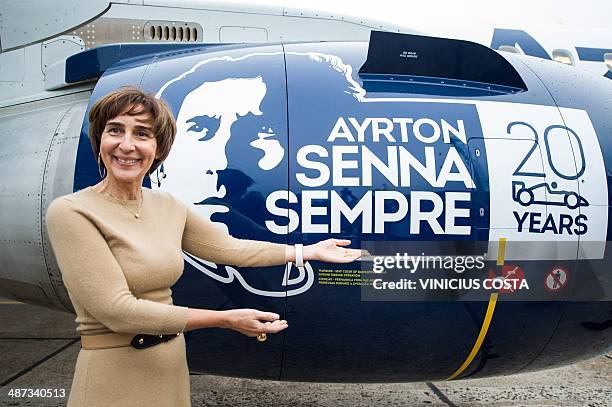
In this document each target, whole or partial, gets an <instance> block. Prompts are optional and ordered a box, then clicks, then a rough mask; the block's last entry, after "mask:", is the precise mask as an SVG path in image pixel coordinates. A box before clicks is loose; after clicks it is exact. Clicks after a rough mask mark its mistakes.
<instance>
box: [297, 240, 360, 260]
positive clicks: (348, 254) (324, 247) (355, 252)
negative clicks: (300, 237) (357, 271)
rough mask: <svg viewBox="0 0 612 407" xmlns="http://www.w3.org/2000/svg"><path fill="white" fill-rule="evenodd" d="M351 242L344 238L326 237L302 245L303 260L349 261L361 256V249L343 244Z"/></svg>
mask: <svg viewBox="0 0 612 407" xmlns="http://www.w3.org/2000/svg"><path fill="white" fill-rule="evenodd" d="M350 244H351V241H350V240H346V239H327V240H322V241H320V242H318V243H315V244H311V245H308V246H304V260H306V261H307V260H320V261H325V262H328V263H350V262H353V261H355V260H357V259H358V258H360V257H361V256H362V253H361V250H359V249H350V248H345V247H343V246H348V245H350Z"/></svg>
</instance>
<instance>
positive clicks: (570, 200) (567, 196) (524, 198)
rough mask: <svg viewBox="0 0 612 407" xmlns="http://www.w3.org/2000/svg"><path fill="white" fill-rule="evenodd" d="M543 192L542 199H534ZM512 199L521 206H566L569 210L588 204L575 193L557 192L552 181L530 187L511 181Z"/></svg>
mask: <svg viewBox="0 0 612 407" xmlns="http://www.w3.org/2000/svg"><path fill="white" fill-rule="evenodd" d="M544 190H545V191H546V194H545V195H544V197H543V198H540V197H538V199H536V195H540V196H541V195H543V194H542V193H541V192H542V191H544ZM546 196H547V197H548V198H546ZM512 199H514V200H515V201H516V202H518V203H520V204H521V205H522V206H529V205H533V204H540V205H555V206H567V207H568V208H569V209H576V208H578V207H580V206H589V202H588V201H587V200H586V199H585V198H583V197H582V196H580V195H579V194H577V193H576V192H574V191H562V190H557V183H556V182H554V181H553V182H551V183H550V185H548V184H547V183H546V182H542V183H540V184H536V185H533V186H531V187H527V186H526V185H525V183H524V182H522V181H512Z"/></svg>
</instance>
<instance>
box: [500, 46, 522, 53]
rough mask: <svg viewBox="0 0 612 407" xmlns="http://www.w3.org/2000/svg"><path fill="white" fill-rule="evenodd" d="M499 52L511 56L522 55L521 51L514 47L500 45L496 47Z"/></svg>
mask: <svg viewBox="0 0 612 407" xmlns="http://www.w3.org/2000/svg"><path fill="white" fill-rule="evenodd" d="M497 49H498V50H499V51H504V52H511V53H513V54H523V51H521V50H520V49H518V48H517V47H515V46H514V45H500V46H499V47H497Z"/></svg>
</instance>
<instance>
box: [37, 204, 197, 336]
mask: <svg viewBox="0 0 612 407" xmlns="http://www.w3.org/2000/svg"><path fill="white" fill-rule="evenodd" d="M46 221H47V227H48V232H49V238H50V240H51V245H52V247H53V251H54V253H55V256H56V258H57V261H58V264H59V267H60V270H61V273H62V279H63V281H64V284H65V286H66V288H67V289H68V293H69V294H70V297H71V300H72V301H73V303H75V302H76V303H77V304H78V305H79V306H80V307H82V308H83V309H84V310H86V311H87V312H88V313H90V314H91V315H92V316H93V317H94V318H96V319H97V320H98V321H99V322H100V323H102V324H104V325H105V326H106V327H108V328H109V329H110V330H112V331H114V332H125V333H144V334H171V333H177V332H182V331H183V330H184V328H185V325H186V324H187V313H188V309H187V308H186V307H180V306H174V305H169V304H163V303H160V302H155V301H150V300H146V299H140V298H136V297H135V296H134V294H133V293H132V292H131V291H130V288H129V286H128V283H127V280H126V278H125V275H124V273H123V271H122V269H121V267H120V265H119V263H118V261H117V259H116V258H115V257H114V255H113V253H112V251H111V249H110V247H109V244H108V242H107V241H106V240H105V238H104V236H103V234H102V232H101V231H100V230H99V228H98V227H97V226H96V225H95V224H94V223H93V222H92V220H91V219H89V218H88V216H87V211H86V209H85V208H82V207H81V206H80V205H78V204H76V203H74V202H72V201H70V200H68V199H66V198H59V199H56V200H55V201H53V202H52V203H51V205H50V206H49V209H48V211H47V216H46ZM75 305H76V304H75Z"/></svg>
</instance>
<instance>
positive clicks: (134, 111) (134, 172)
mask: <svg viewBox="0 0 612 407" xmlns="http://www.w3.org/2000/svg"><path fill="white" fill-rule="evenodd" d="M89 122H90V127H89V138H90V141H91V145H92V147H93V151H94V154H95V155H96V157H97V159H98V166H99V170H100V175H101V177H102V181H101V182H99V183H98V184H96V185H94V186H91V187H89V188H86V189H84V190H81V191H78V192H75V193H73V194H71V195H67V196H64V197H60V198H58V199H56V200H55V201H53V203H52V204H51V205H50V207H49V210H48V212H47V225H48V230H49V237H50V239H51V243H52V246H53V250H54V253H55V255H56V258H57V260H58V263H59V266H60V269H61V272H62V278H63V281H64V284H65V286H66V288H67V290H68V293H69V296H70V299H71V301H72V304H73V306H74V309H75V312H76V314H77V318H76V323H77V332H78V333H79V334H80V335H81V344H82V349H81V351H80V352H79V355H78V358H77V363H76V368H75V374H74V380H73V383H72V389H71V393H70V398H69V401H68V405H69V406H98V405H99V406H125V405H148V406H168V405H172V406H188V405H190V404H191V401H190V390H189V370H188V368H187V361H186V353H185V340H184V338H183V335H181V334H182V333H183V332H185V331H189V330H193V329H200V328H210V327H217V328H228V329H232V330H235V331H238V332H240V333H243V334H245V335H248V336H253V337H255V336H258V338H260V339H264V338H265V334H273V333H277V332H280V331H282V330H283V329H286V328H287V326H288V325H287V322H286V321H284V320H281V319H280V317H279V315H277V314H274V313H269V312H263V311H259V310H255V309H234V310H224V311H215V310H205V309H195V308H187V307H182V306H175V305H173V302H172V291H171V289H170V287H171V286H172V285H173V284H174V283H175V282H176V281H177V280H178V279H179V277H180V276H181V274H182V272H183V257H182V251H183V250H184V251H186V252H188V253H191V254H193V255H195V256H198V257H200V258H202V259H206V260H209V261H212V262H216V263H222V264H230V265H237V266H243V267H248V266H268V265H278V264H283V263H286V262H295V263H296V264H300V263H303V262H304V261H306V260H321V261H329V262H342V263H346V262H351V261H354V260H355V259H357V258H358V257H359V256H360V255H361V252H360V251H359V250H354V249H347V248H343V247H341V246H346V245H348V244H349V243H350V242H349V241H347V240H335V239H329V240H326V241H322V242H319V243H317V244H314V245H310V246H305V247H303V249H302V247H301V246H300V245H296V246H297V247H294V246H289V245H284V244H276V243H268V242H262V241H255V240H240V239H236V238H233V237H232V236H230V235H228V234H226V233H225V232H223V231H221V230H220V229H219V228H217V227H216V226H215V225H213V224H212V223H211V222H210V221H208V220H205V219H202V218H200V217H198V216H197V215H196V214H194V213H193V212H192V211H191V209H189V208H188V207H187V206H186V205H184V204H183V203H181V202H180V201H178V200H177V199H175V198H174V197H173V196H172V195H170V194H168V193H165V192H161V191H152V190H150V189H148V188H142V184H143V180H144V178H145V176H147V175H148V174H151V173H152V172H153V171H154V170H155V169H157V167H158V166H160V165H161V163H162V162H163V160H164V159H165V158H166V157H167V156H168V154H169V152H170V147H171V146H172V142H173V140H174V136H175V133H176V126H175V122H174V118H173V116H172V114H171V112H170V110H169V108H168V107H167V105H166V104H165V103H164V102H162V101H160V100H158V99H156V98H155V97H154V96H152V95H148V94H145V93H143V92H141V91H140V90H139V89H137V88H121V89H119V90H117V91H114V92H112V93H110V94H108V95H106V96H104V97H103V98H101V99H100V100H98V101H97V102H96V103H95V104H94V106H93V107H92V108H91V111H90V113H89ZM160 214H163V216H160Z"/></svg>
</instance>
